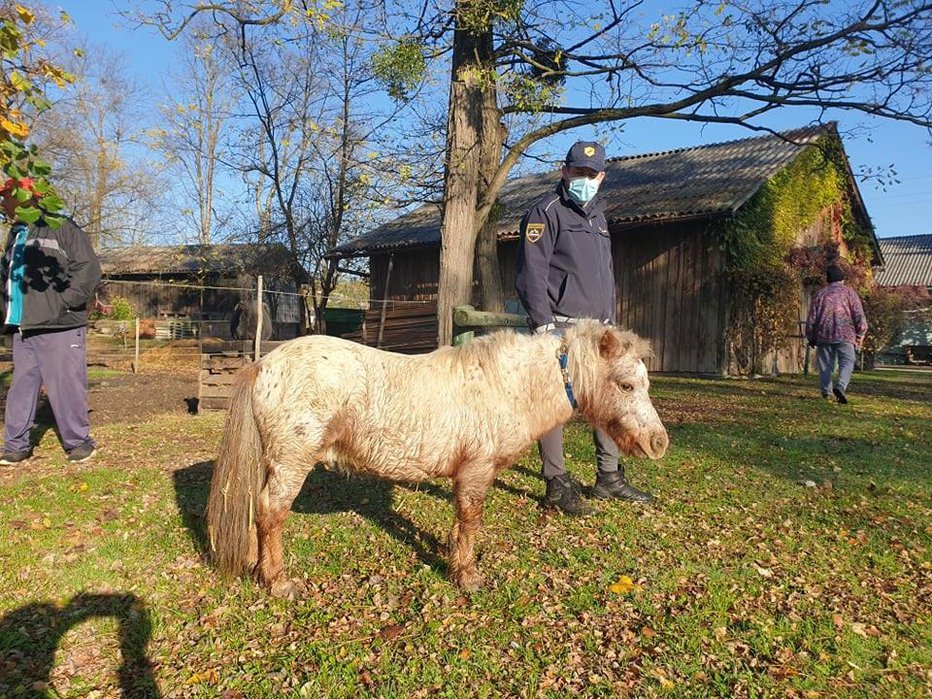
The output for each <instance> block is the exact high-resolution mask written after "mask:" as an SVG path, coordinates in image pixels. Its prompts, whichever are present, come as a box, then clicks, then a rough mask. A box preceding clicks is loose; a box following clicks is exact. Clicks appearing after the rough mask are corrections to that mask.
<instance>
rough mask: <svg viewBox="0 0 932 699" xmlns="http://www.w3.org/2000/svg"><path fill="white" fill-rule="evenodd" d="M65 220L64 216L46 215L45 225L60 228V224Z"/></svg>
mask: <svg viewBox="0 0 932 699" xmlns="http://www.w3.org/2000/svg"><path fill="white" fill-rule="evenodd" d="M64 222H65V219H64V217H62V216H46V217H45V225H46V226H48V227H49V228H61V224H63V223H64Z"/></svg>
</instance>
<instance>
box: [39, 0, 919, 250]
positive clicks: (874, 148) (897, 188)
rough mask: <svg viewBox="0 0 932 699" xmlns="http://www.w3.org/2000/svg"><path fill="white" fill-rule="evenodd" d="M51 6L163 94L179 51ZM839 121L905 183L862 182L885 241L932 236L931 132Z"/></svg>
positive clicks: (649, 127) (788, 120)
mask: <svg viewBox="0 0 932 699" xmlns="http://www.w3.org/2000/svg"><path fill="white" fill-rule="evenodd" d="M37 4H38V0H37ZM45 4H46V5H47V6H48V7H49V8H50V9H51V8H57V7H60V8H61V9H63V10H65V11H66V12H68V13H69V14H70V15H71V17H72V18H73V19H74V21H75V24H76V27H77V31H78V33H79V34H80V35H85V36H87V37H89V39H90V41H91V42H92V43H94V44H99V45H106V46H110V47H113V48H115V49H117V50H119V51H121V52H123V53H124V54H125V55H126V57H127V63H128V65H129V67H130V70H132V71H133V73H134V77H135V79H136V80H137V81H139V82H140V83H141V84H143V85H145V86H146V87H148V91H149V93H150V94H153V95H157V94H161V93H162V91H163V89H164V88H163V80H162V76H163V75H165V73H166V71H167V70H168V69H169V68H170V66H171V64H172V61H173V55H174V52H175V51H176V50H177V48H176V46H175V45H174V44H171V43H169V42H166V41H165V40H164V39H163V38H162V37H160V36H159V35H158V34H157V33H155V32H154V31H153V30H151V29H148V28H140V29H132V28H130V27H128V26H127V24H126V22H125V21H124V20H122V19H121V18H120V17H119V16H118V15H117V13H116V10H115V7H116V6H117V4H116V3H114V2H112V1H111V0H58V2H46V3H45ZM120 5H123V3H120ZM153 108H154V105H153ZM834 118H836V119H838V120H839V126H840V128H841V130H842V131H846V130H849V129H857V130H858V131H859V135H858V136H855V137H845V140H844V143H845V150H846V151H847V153H848V158H849V159H850V161H851V165H852V168H853V170H854V171H855V173H857V172H859V171H860V169H861V168H862V167H868V168H871V169H877V168H880V167H885V166H890V165H893V166H894V168H895V170H896V173H897V179H899V180H900V182H899V183H898V184H888V185H887V186H886V189H885V190H884V189H882V188H881V187H879V186H878V185H877V184H876V183H875V182H873V181H864V182H859V185H860V189H861V194H862V196H863V198H864V202H865V205H866V206H867V210H868V212H869V213H870V216H871V219H872V220H873V222H874V226H875V228H876V231H877V235H878V237H889V236H897V235H916V234H923V233H932V223H930V220H932V166H930V165H929V163H930V160H932V144H930V142H929V141H930V136H929V135H928V133H927V132H926V131H924V130H923V129H921V128H919V127H917V126H914V125H911V124H906V123H897V122H891V121H886V120H881V119H874V120H871V119H869V118H867V117H864V116H861V115H857V114H853V113H852V114H847V115H845V114H841V115H838V116H836V117H834ZM807 123H808V115H807V114H804V113H802V112H800V111H796V110H785V111H783V112H782V113H780V114H778V115H776V116H774V117H772V118H771V119H770V121H769V122H768V123H767V125H768V126H771V127H774V128H778V129H789V128H795V127H798V126H804V125H806V124H807ZM751 135H754V134H752V133H751V132H748V131H746V130H744V129H741V128H739V127H736V126H722V125H706V126H704V127H703V126H700V125H694V124H686V123H674V122H659V121H657V120H635V121H633V122H630V123H628V124H626V125H625V129H624V132H623V134H622V135H621V136H620V137H619V138H617V139H616V140H615V142H614V145H613V147H611V148H610V150H609V156H611V157H616V156H623V155H635V154H639V153H648V152H653V151H662V150H670V149H674V148H685V147H690V146H696V145H701V144H704V143H715V142H719V141H727V140H732V139H737V138H746V137H748V136H751ZM599 136H600V134H599V132H598V131H597V130H593V129H578V130H576V131H573V132H571V133H568V134H560V135H558V136H555V137H554V138H553V139H551V140H550V141H549V142H548V143H547V144H546V145H547V150H549V151H551V152H554V153H560V152H565V150H566V148H567V147H568V146H569V144H570V143H572V142H573V141H574V140H577V139H580V138H593V137H595V138H598V137H599Z"/></svg>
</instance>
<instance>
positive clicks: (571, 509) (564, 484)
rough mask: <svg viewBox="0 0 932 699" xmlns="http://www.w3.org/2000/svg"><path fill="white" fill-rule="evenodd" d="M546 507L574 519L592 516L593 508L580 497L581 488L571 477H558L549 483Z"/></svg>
mask: <svg viewBox="0 0 932 699" xmlns="http://www.w3.org/2000/svg"><path fill="white" fill-rule="evenodd" d="M544 507H546V508H548V509H552V510H560V511H561V512H563V513H564V514H568V515H572V516H574V517H579V516H582V515H588V514H592V508H591V507H590V506H589V505H587V504H586V502H585V500H583V499H582V497H580V495H579V486H577V485H576V483H574V482H573V480H572V479H571V478H570V477H569V476H557V477H556V478H551V479H550V480H548V481H547V494H546V495H544Z"/></svg>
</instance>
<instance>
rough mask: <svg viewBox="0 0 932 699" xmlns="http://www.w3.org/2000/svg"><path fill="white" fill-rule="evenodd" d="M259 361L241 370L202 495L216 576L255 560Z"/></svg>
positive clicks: (237, 571)
mask: <svg viewBox="0 0 932 699" xmlns="http://www.w3.org/2000/svg"><path fill="white" fill-rule="evenodd" d="M258 370H259V365H258V363H254V364H250V365H249V366H247V367H245V368H243V369H241V370H240V372H239V375H238V376H237V377H236V379H235V382H234V387H233V397H232V399H231V400H230V409H229V412H228V413H227V422H226V427H225V428H224V431H223V442H222V443H221V445H220V453H219V455H218V456H217V463H216V465H215V466H214V473H213V477H212V478H211V481H210V495H209V496H208V498H207V512H206V514H205V519H206V520H207V537H208V542H209V545H210V557H211V559H212V560H213V562H214V565H216V566H217V569H218V570H219V571H220V573H221V574H223V575H226V576H235V575H242V574H243V573H245V572H247V570H250V569H252V567H254V566H255V564H256V560H257V554H258V551H257V539H256V524H255V518H256V502H257V500H258V498H259V493H260V492H261V490H262V488H263V487H264V486H265V473H264V471H263V467H262V464H261V455H262V443H261V440H260V437H259V430H258V428H257V426H256V418H255V415H254V413H253V389H254V385H255V382H256V374H257V373H258Z"/></svg>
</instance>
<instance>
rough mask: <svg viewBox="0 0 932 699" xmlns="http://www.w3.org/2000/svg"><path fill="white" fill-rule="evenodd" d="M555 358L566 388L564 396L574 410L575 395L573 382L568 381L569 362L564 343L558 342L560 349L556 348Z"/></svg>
mask: <svg viewBox="0 0 932 699" xmlns="http://www.w3.org/2000/svg"><path fill="white" fill-rule="evenodd" d="M557 359H559V360H560V373H561V374H563V387H564V388H565V389H566V397H567V398H569V400H570V405H572V406H573V410H576V397H575V396H574V395H573V382H572V381H570V372H569V370H568V369H567V368H566V367H567V365H568V364H569V356H568V355H567V350H566V343H564V342H561V343H560V349H559V350H557Z"/></svg>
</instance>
